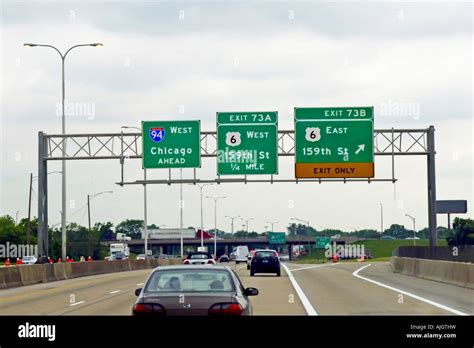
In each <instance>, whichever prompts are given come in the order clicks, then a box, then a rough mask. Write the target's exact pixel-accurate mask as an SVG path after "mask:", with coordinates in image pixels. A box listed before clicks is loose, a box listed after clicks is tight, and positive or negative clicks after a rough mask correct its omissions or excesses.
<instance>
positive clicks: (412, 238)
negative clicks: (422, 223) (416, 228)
mask: <svg viewBox="0 0 474 348" xmlns="http://www.w3.org/2000/svg"><path fill="white" fill-rule="evenodd" d="M405 239H410V240H414V239H417V240H418V239H420V238H418V237H406V238H405Z"/></svg>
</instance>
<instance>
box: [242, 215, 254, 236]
mask: <svg viewBox="0 0 474 348" xmlns="http://www.w3.org/2000/svg"><path fill="white" fill-rule="evenodd" d="M241 219H242V221H245V232H247V233H249V221H252V220H253V218H250V219H244V218H241Z"/></svg>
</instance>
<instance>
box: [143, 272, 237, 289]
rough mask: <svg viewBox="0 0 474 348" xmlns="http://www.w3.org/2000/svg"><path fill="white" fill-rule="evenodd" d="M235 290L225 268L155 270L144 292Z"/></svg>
mask: <svg viewBox="0 0 474 348" xmlns="http://www.w3.org/2000/svg"><path fill="white" fill-rule="evenodd" d="M226 291H235V286H234V282H233V281H232V277H231V275H230V273H229V272H228V271H225V270H217V271H216V270H200V269H195V270H189V269H188V270H169V271H156V272H154V273H153V274H152V276H151V278H150V280H149V281H148V283H147V285H146V288H145V292H151V293H154V292H226Z"/></svg>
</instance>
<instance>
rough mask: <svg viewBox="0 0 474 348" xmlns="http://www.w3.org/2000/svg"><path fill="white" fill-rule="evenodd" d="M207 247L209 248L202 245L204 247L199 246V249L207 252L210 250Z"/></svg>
mask: <svg viewBox="0 0 474 348" xmlns="http://www.w3.org/2000/svg"><path fill="white" fill-rule="evenodd" d="M207 249H208V248H207V246H202V247H201V246H200V247H198V248H197V251H202V252H205V253H207V252H208V251H209V250H207Z"/></svg>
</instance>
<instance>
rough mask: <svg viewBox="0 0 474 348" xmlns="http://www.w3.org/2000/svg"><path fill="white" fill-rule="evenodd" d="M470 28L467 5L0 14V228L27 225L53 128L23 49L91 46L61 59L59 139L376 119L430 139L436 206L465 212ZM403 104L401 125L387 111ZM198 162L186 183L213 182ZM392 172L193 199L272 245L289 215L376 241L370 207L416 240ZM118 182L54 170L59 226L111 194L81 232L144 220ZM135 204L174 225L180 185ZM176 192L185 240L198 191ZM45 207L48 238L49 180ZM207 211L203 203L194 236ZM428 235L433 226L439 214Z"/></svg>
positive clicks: (231, 5)
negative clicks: (299, 112)
mask: <svg viewBox="0 0 474 348" xmlns="http://www.w3.org/2000/svg"><path fill="white" fill-rule="evenodd" d="M472 16H473V5H472V4H471V3H470V2H458V3H454V2H443V1H441V2H433V3H428V2H406V1H404V2H363V1H355V2H342V1H324V2H318V1H304V2H293V1H291V2H289V1H288V2H287V1H275V2H272V1H260V2H257V1H255V2H251V1H228V2H222V1H215V2H214V1H193V2H191V1H189V2H172V1H162V2H160V1H144V2H130V1H122V2H120V1H117V2H111V1H85V2H66V1H63V2H61V1H36V2H26V1H21V2H17V1H15V2H14V1H1V60H2V62H1V76H2V78H1V81H2V84H1V88H2V91H1V98H2V99H1V120H0V137H1V142H0V146H1V150H0V151H1V152H0V153H1V163H0V169H1V177H0V194H1V201H0V215H4V214H10V215H11V216H15V214H16V212H17V211H18V212H19V213H18V214H19V217H20V218H21V217H25V216H26V214H27V208H28V182H29V174H30V172H33V173H34V175H36V174H37V134H38V131H44V132H46V133H49V134H55V133H59V132H60V130H61V117H60V112H59V113H58V102H59V101H60V97H61V70H60V59H59V56H58V54H57V53H56V52H54V51H53V50H51V49H47V48H40V47H37V48H26V47H23V43H24V42H34V43H44V44H51V45H54V46H56V47H58V48H59V49H60V50H62V51H64V50H66V49H67V48H68V47H70V46H72V45H75V44H78V43H89V42H102V43H103V44H104V46H103V47H101V48H92V47H81V48H78V49H76V50H74V51H72V52H71V53H70V54H69V55H68V57H67V60H66V99H67V102H69V103H71V104H70V105H73V106H81V107H82V109H83V111H81V110H79V109H76V110H72V111H71V114H70V115H68V117H67V125H66V127H67V132H69V133H99V132H100V133H104V132H119V131H120V127H121V126H122V125H128V126H139V125H140V122H141V121H142V120H173V119H180V120H185V119H200V120H201V126H202V130H215V113H216V111H236V110H242V111H254V110H264V111H266V110H277V111H278V112H279V128H280V129H292V128H293V112H292V109H293V107H295V106H299V107H302V106H349V105H351V106H374V108H375V128H378V129H385V128H391V127H395V128H426V127H428V126H430V125H434V126H435V127H436V149H437V158H436V161H437V162H436V164H437V194H438V199H467V200H468V208H469V209H470V210H471V211H472V209H471V208H472V204H473V200H472V199H473V181H474V180H473V140H472V138H473V137H472V133H473V131H474V128H473V119H472V107H473V103H472V60H473V56H472V55H473V53H472V52H473V51H472V44H473V41H472V19H473V18H472ZM407 106H410V112H405V113H404V112H400V111H399V109H400V107H407ZM84 110H86V111H87V112H84ZM293 163H294V162H293V159H292V158H283V159H281V160H280V172H281V174H280V176H281V177H282V178H289V177H292V176H293V172H292V170H293ZM202 164H203V166H202V168H201V169H199V170H198V176H199V177H200V178H214V177H215V171H216V166H215V159H203V163H202ZM48 169H49V171H57V170H60V163H59V162H54V163H50V164H49V168H48ZM376 173H377V177H378V178H387V177H389V176H390V173H391V167H390V161H388V160H387V159H384V158H380V156H379V157H376ZM395 173H396V177H397V179H398V182H397V183H396V184H395V185H394V184H391V183H371V184H367V183H348V184H343V183H323V184H309V183H305V184H298V185H296V184H273V185H270V184H248V185H243V184H242V185H241V184H229V185H219V186H217V185H215V186H210V187H206V188H205V194H206V195H223V196H226V197H227V198H226V199H225V200H223V201H220V202H219V210H218V227H219V228H221V229H227V230H229V229H230V220H229V219H228V218H225V216H226V215H241V216H243V217H245V218H246V219H249V218H253V220H252V221H250V224H249V225H250V226H249V228H250V230H256V231H263V230H264V226H265V225H266V221H278V223H276V224H275V228H274V229H275V230H276V231H277V230H279V231H283V230H284V229H285V227H286V226H287V224H288V223H289V221H290V218H292V217H296V218H300V219H303V220H309V221H310V223H311V225H313V226H314V227H316V228H318V229H320V228H327V227H331V228H340V229H346V230H353V229H360V228H375V229H380V203H383V207H384V224H385V227H388V226H389V225H390V224H392V223H400V224H404V225H406V226H409V227H411V221H410V220H408V218H407V217H405V214H411V215H413V216H415V217H416V218H417V228H422V227H425V226H426V225H427V190H426V159H425V157H413V156H406V157H398V158H396V168H395ZM166 174H167V171H163V170H156V171H151V170H150V171H149V176H150V177H151V178H159V177H163V176H164V175H166ZM178 175H179V172H177V171H173V176H175V177H176V176H178ZM190 175H192V172H191V171H186V170H185V171H184V176H185V177H189V176H190ZM141 176H142V172H141V163H140V161H139V160H135V161H129V162H128V163H127V167H126V179H127V180H128V181H133V180H137V179H141ZM119 179H120V166H119V162H118V161H112V160H108V161H71V162H68V210H67V219H68V221H76V222H78V223H81V224H84V225H86V224H87V215H86V209H84V205H85V204H86V196H87V194H88V193H89V194H94V193H97V192H100V191H104V190H113V191H114V193H113V194H108V195H102V196H100V197H97V198H95V199H94V200H93V201H92V220H93V222H97V221H112V222H114V223H118V222H120V221H121V220H123V219H125V218H142V216H143V203H142V201H143V188H142V187H141V186H125V187H120V186H117V185H116V184H115V183H116V182H117V181H119ZM36 185H37V184H36V183H35V186H34V192H33V199H34V200H35V199H37V187H36ZM148 192H149V221H150V223H155V224H157V225H158V224H164V225H166V226H167V227H178V226H179V221H180V220H179V185H174V186H167V185H164V186H163V185H154V186H150V187H149V191H148ZM183 194H184V224H185V226H198V225H199V223H200V210H199V207H200V206H199V202H200V201H199V189H198V188H197V187H193V186H188V185H185V186H183ZM49 199H50V200H49V221H50V224H58V223H59V222H60V209H61V180H60V175H58V174H52V175H50V176H49ZM33 212H34V215H36V214H37V204H36V201H33ZM213 213H214V212H213V202H211V201H210V200H205V205H204V224H205V227H207V228H212V227H213V223H214V215H213ZM468 215H469V216H471V217H472V216H473V214H472V212H470V213H469V214H468ZM438 221H439V224H440V225H446V217H445V216H439V220H438ZM241 224H242V222H241V220H236V227H240V225H241Z"/></svg>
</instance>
